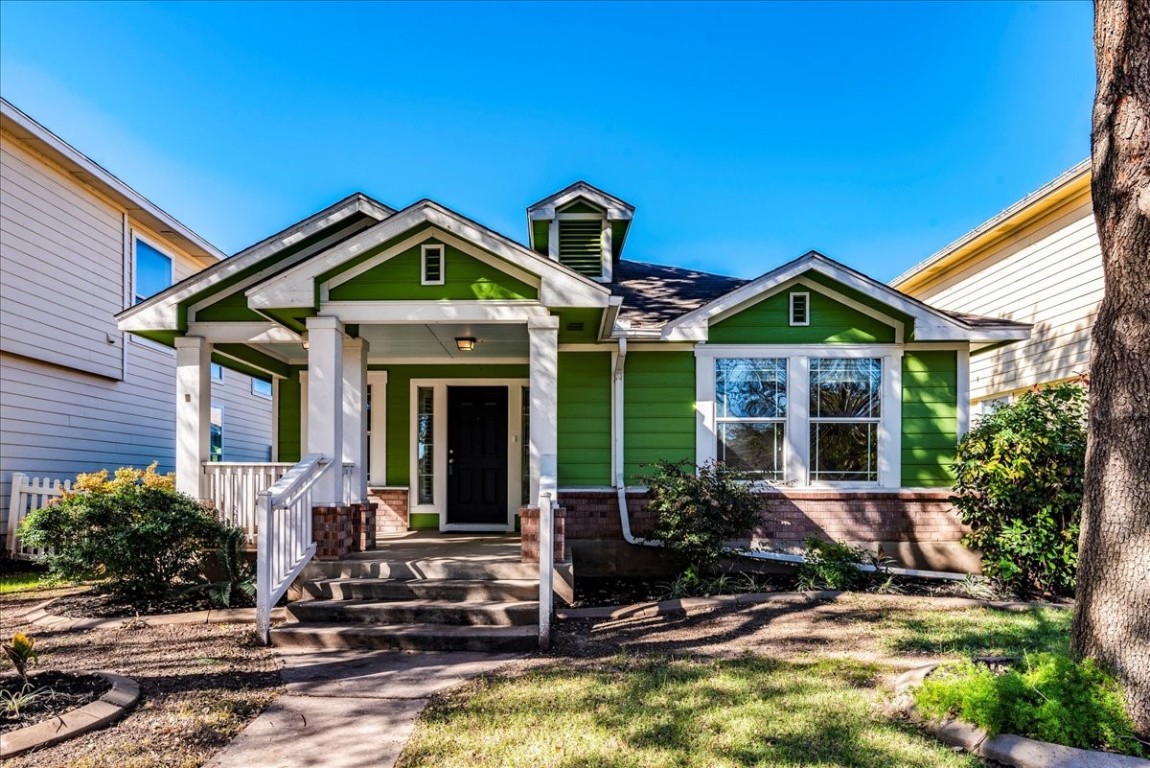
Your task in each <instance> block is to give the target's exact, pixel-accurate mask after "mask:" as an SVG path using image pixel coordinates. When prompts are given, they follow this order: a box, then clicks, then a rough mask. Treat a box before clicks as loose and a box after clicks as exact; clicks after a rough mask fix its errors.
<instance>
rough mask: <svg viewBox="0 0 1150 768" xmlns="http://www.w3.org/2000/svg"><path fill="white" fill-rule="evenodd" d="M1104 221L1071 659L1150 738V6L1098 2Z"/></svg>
mask: <svg viewBox="0 0 1150 768" xmlns="http://www.w3.org/2000/svg"><path fill="white" fill-rule="evenodd" d="M1094 46H1095V57H1096V62H1097V66H1098V91H1097V93H1096V95H1095V101H1094V121H1093V130H1092V137H1091V138H1092V142H1093V182H1092V194H1093V197H1094V218H1095V221H1096V223H1097V225H1098V236H1099V239H1100V240H1101V242H1102V260H1103V270H1104V273H1105V288H1106V293H1105V296H1104V297H1103V299H1102V305H1101V306H1100V307H1099V310H1098V318H1097V320H1096V322H1095V324H1094V337H1093V343H1094V350H1093V359H1092V361H1091V364H1090V435H1089V441H1088V448H1087V455H1086V485H1085V499H1084V502H1083V508H1082V534H1081V538H1080V539H1079V563H1078V588H1077V598H1078V600H1077V607H1076V609H1075V613H1074V628H1073V631H1072V636H1071V648H1072V650H1073V652H1074V654H1075V655H1076V656H1078V657H1083V656H1089V657H1093V658H1094V659H1096V660H1097V661H1099V662H1100V663H1101V664H1102V665H1103V666H1105V667H1107V668H1109V669H1110V670H1112V671H1113V672H1114V673H1115V674H1116V675H1117V676H1118V679H1119V680H1120V681H1121V683H1122V685H1123V687H1124V689H1125V692H1126V703H1127V706H1128V709H1129V711H1130V715H1131V717H1133V719H1134V725H1135V729H1136V730H1137V731H1138V732H1139V733H1141V734H1144V735H1145V734H1150V0H1096V2H1095V6H1094Z"/></svg>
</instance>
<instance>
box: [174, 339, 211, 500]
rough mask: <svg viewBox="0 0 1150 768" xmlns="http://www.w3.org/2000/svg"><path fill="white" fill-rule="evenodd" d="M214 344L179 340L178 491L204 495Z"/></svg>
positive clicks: (177, 401)
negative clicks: (204, 469)
mask: <svg viewBox="0 0 1150 768" xmlns="http://www.w3.org/2000/svg"><path fill="white" fill-rule="evenodd" d="M211 424H212V345H211V344H209V343H208V342H207V341H206V340H204V339H202V338H200V337H198V336H180V337H178V338H177V339H176V490H178V491H179V492H180V493H186V494H188V495H189V496H191V497H193V498H196V499H198V498H201V496H202V491H201V488H200V479H201V478H202V477H203V463H204V462H205V461H208V460H209V459H210V458H211V439H212V438H211V428H212V427H211Z"/></svg>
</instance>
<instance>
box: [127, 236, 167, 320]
mask: <svg viewBox="0 0 1150 768" xmlns="http://www.w3.org/2000/svg"><path fill="white" fill-rule="evenodd" d="M140 242H143V243H144V244H145V245H147V246H148V247H149V248H151V249H152V250H154V251H155V252H156V253H158V254H160V255H161V256H163V257H164V258H166V259H167V260H168V288H171V287H172V286H173V285H175V283H176V257H175V256H173V255H172V254H171V253H169V252H168V250H167V249H166V248H161V247H160V246H159V245H157V244H156V242H155V241H154V240H152V239H151V238H149V237H144V236H143V235H141V234H140V233H139V232H137V231H136V230H134V229H133V230H132V304H131V306H133V307H134V306H136V305H137V304H139V303H140V301H141V300H140V299H138V298H137V297H138V296H139V295H140V293H139V291H138V290H137V288H138V285H137V279H136V278H137V277H138V276H139V273H140V263H139V261H138V259H139V256H138V255H137V252H136V246H137V244H139V243H140ZM144 298H145V299H146V298H147V296H145V297H144Z"/></svg>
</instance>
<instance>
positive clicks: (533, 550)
mask: <svg viewBox="0 0 1150 768" xmlns="http://www.w3.org/2000/svg"><path fill="white" fill-rule="evenodd" d="M551 513H552V515H554V517H555V540H554V542H555V546H554V552H555V562H556V563H565V562H567V536H566V530H567V510H565V509H564V508H563V507H555V508H553V509H552V510H551ZM519 560H520V561H521V562H524V563H538V562H539V507H522V508H521V509H520V510H519Z"/></svg>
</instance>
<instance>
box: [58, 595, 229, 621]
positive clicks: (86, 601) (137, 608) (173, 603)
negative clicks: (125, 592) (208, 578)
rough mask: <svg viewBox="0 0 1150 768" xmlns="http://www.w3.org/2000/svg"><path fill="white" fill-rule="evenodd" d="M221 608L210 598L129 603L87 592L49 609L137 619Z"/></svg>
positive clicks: (72, 616)
mask: <svg viewBox="0 0 1150 768" xmlns="http://www.w3.org/2000/svg"><path fill="white" fill-rule="evenodd" d="M235 607H242V606H239V605H237V606H235ZM216 608H219V606H218V605H216V604H214V603H213V602H212V601H211V600H210V599H208V597H207V596H206V595H203V594H191V595H182V596H180V595H177V596H170V597H165V598H162V599H157V600H148V601H140V602H133V603H129V602H125V601H124V600H123V599H121V598H118V597H116V596H115V595H109V594H104V593H101V592H85V593H83V594H78V595H68V596H66V597H61V598H59V599H57V600H56V601H55V602H53V603H52V606H51V608H49V610H50V611H51V612H52V614H53V615H54V616H66V617H68V618H70V619H120V618H125V619H129V618H133V617H135V616H158V615H160V614H165V613H190V612H193V611H208V610H213V609H216Z"/></svg>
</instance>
